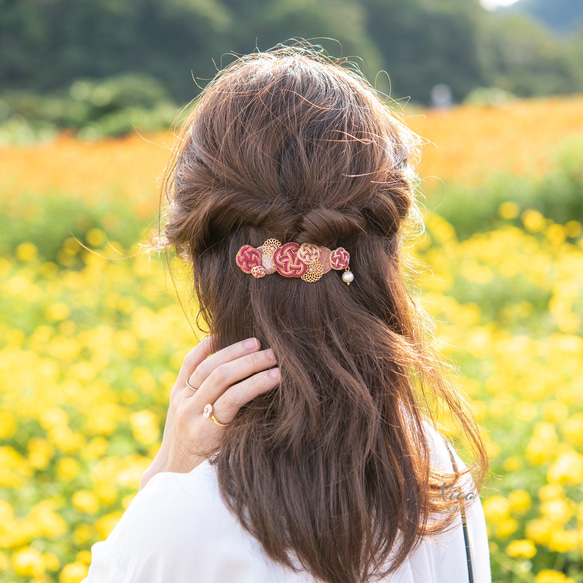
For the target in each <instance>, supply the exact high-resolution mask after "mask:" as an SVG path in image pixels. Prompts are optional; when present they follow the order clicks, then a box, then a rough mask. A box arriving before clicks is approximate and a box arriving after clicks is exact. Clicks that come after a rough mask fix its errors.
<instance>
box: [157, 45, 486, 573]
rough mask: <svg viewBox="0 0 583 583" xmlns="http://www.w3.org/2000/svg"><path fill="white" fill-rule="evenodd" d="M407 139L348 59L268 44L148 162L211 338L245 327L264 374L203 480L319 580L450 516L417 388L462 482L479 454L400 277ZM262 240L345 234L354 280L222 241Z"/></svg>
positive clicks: (378, 563) (170, 237)
mask: <svg viewBox="0 0 583 583" xmlns="http://www.w3.org/2000/svg"><path fill="white" fill-rule="evenodd" d="M417 148H418V141H417V140H416V136H415V134H413V132H411V131H410V130H409V129H408V128H407V127H406V126H405V125H404V123H403V122H402V121H400V120H399V119H398V115H397V114H395V113H394V112H392V111H391V109H390V108H389V107H388V106H387V105H386V104H385V103H383V101H382V99H381V98H380V97H379V95H378V94H377V92H376V91H375V90H374V88H373V87H372V86H371V85H370V84H369V83H368V82H367V81H366V80H365V79H364V77H362V75H361V74H360V73H359V71H358V70H357V68H354V67H352V66H349V67H345V66H344V62H340V61H338V60H334V59H332V58H330V57H328V56H326V55H323V54H322V52H321V51H318V50H317V49H316V48H314V47H312V46H310V45H308V44H307V43H306V44H304V45H303V46H295V47H290V46H285V45H278V46H277V47H275V48H273V49H271V50H269V51H267V52H257V53H252V54H249V55H244V56H242V57H239V58H237V59H236V60H235V61H234V62H232V63H231V64H229V65H228V66H226V67H225V68H224V69H223V70H221V71H220V72H219V73H218V74H217V75H216V76H215V77H214V79H213V80H212V81H211V82H210V83H209V84H208V85H207V86H206V87H205V89H204V90H203V91H202V93H201V94H200V95H199V96H198V98H197V99H196V100H195V102H194V105H193V110H192V114H191V116H190V118H189V119H188V121H187V122H186V124H185V125H184V130H183V132H182V135H181V140H180V141H179V143H178V146H177V148H176V151H175V156H174V157H173V159H172V162H171V164H170V165H169V167H168V170H167V174H166V176H165V182H164V192H165V194H166V196H167V200H168V206H167V209H166V214H167V216H166V218H165V225H164V235H165V237H166V240H167V244H168V245H169V246H170V247H173V248H175V249H176V250H177V251H178V252H179V253H180V255H182V256H184V257H186V258H188V260H189V262H190V263H191V264H192V269H193V275H194V287H195V289H194V291H195V295H196V298H197V300H198V303H199V307H200V309H201V313H202V314H203V315H204V317H205V320H206V322H208V323H209V325H210V329H211V332H212V333H213V334H216V338H217V343H216V349H217V350H218V349H221V348H223V347H226V346H228V345H230V344H232V343H234V342H237V341H240V340H242V339H244V338H247V337H250V336H255V337H257V338H259V339H260V340H261V342H262V345H263V347H264V348H266V347H271V348H272V349H273V351H274V353H275V356H276V360H277V363H278V366H279V367H280V369H281V374H282V378H281V382H280V385H279V386H278V387H276V388H275V389H274V390H272V391H269V392H268V393H266V394H263V395H261V396H260V397H258V398H256V399H254V400H253V401H251V402H250V403H248V404H247V405H246V406H244V407H243V408H242V409H241V410H240V411H239V413H238V414H237V416H236V418H235V419H234V421H233V422H232V424H231V425H230V426H229V428H228V429H227V431H226V434H225V437H224V441H223V442H222V443H221V446H220V450H219V451H218V452H215V453H216V455H215V456H214V457H213V458H212V463H214V464H216V468H217V474H218V480H219V485H220V489H221V493H222V496H223V498H224V500H225V502H226V504H227V505H228V507H229V508H230V509H231V510H232V511H233V512H234V513H235V514H236V515H237V517H238V518H239V520H240V522H241V524H242V525H243V526H244V528H246V529H247V530H248V531H249V532H250V533H251V534H252V535H253V536H254V537H256V539H258V540H259V541H260V543H261V544H262V546H263V548H264V550H265V552H266V553H267V555H268V556H270V557H271V558H272V559H273V560H275V561H277V562H279V563H281V564H284V565H287V566H288V567H290V568H292V569H298V568H303V569H305V570H307V571H309V572H310V573H311V574H312V575H313V576H314V577H315V578H318V579H320V580H322V581H326V582H331V583H332V582H333V583H358V582H363V581H367V580H368V578H369V577H371V576H372V575H373V574H375V573H378V574H381V575H383V574H386V573H390V572H393V571H394V570H396V569H397V568H398V567H399V566H400V565H401V564H402V563H403V561H404V560H405V558H406V557H407V555H408V554H409V553H410V552H411V551H412V550H414V549H415V548H416V547H417V545H418V544H419V542H420V540H421V537H422V536H425V535H428V534H436V533H439V532H444V531H445V530H448V529H449V528H450V527H451V525H452V522H453V520H454V518H455V514H454V513H453V512H452V511H451V508H445V506H446V505H447V502H446V501H445V500H443V498H442V497H440V496H439V491H440V488H441V487H442V484H443V483H444V482H447V483H448V484H452V483H454V482H453V480H452V474H441V473H439V472H437V471H436V470H435V468H433V467H431V465H430V446H429V441H428V437H427V435H426V431H425V429H424V424H425V420H427V419H429V418H431V407H430V406H429V404H430V403H434V402H443V403H445V404H446V405H447V407H448V408H449V411H451V414H452V416H453V418H454V420H455V421H456V423H457V424H458V426H459V427H460V428H461V430H462V434H463V435H465V436H466V438H467V442H468V444H469V446H470V448H471V449H472V451H473V453H474V458H475V460H477V461H476V462H475V463H474V464H473V465H472V466H470V468H469V469H470V470H472V471H473V472H474V473H476V474H477V475H478V479H477V482H478V483H479V482H480V481H481V479H482V478H483V476H484V474H485V472H486V469H487V466H488V460H487V456H486V453H485V448H484V445H483V443H482V440H481V438H480V433H479V428H478V426H477V425H476V422H475V420H474V418H473V417H472V414H471V412H470V411H469V410H468V407H467V404H466V403H465V401H464V399H463V397H462V396H461V395H460V394H459V393H458V392H457V390H456V388H455V386H454V384H453V383H452V382H451V381H448V378H447V371H446V370H445V367H444V362H443V361H442V360H440V358H439V355H438V352H437V351H436V349H435V348H433V344H434V343H433V342H432V340H433V338H432V337H431V335H430V334H429V333H428V327H427V322H426V319H427V317H426V314H425V313H424V312H423V311H422V310H421V309H420V308H419V307H417V304H416V302H415V301H414V299H413V298H412V296H411V294H410V293H409V291H408V289H407V286H406V282H405V278H404V271H403V266H402V262H403V260H402V256H401V247H402V243H403V238H404V232H405V225H406V224H407V220H410V219H412V218H413V219H414V218H415V216H416V214H418V213H419V207H418V205H417V203H416V201H415V196H414V194H415V186H414V184H415V177H416V175H415V173H414V172H413V168H412V163H411V162H412V159H413V157H414V156H415V155H416V153H417ZM272 237H274V238H277V239H279V240H280V241H281V242H282V243H285V242H289V241H294V242H296V243H299V244H302V243H304V242H305V243H313V244H316V245H321V246H326V247H328V248H330V249H334V248H336V247H339V246H342V247H344V248H345V249H346V250H347V251H348V252H349V253H350V268H351V270H352V272H353V273H354V276H355V279H354V282H353V283H352V284H351V285H350V286H347V285H346V284H345V283H344V282H343V281H342V279H341V277H340V274H339V272H330V273H327V274H325V275H324V276H323V277H322V278H321V279H320V280H319V281H317V282H313V283H311V282H306V281H303V280H302V279H295V278H294V279H288V278H284V277H282V276H280V275H278V274H273V275H269V276H266V277H263V278H261V279H256V278H255V277H253V276H251V275H247V274H245V273H243V271H241V269H239V267H237V265H236V263H235V256H236V254H237V251H238V250H239V248H240V247H241V246H242V245H246V244H249V245H253V246H254V247H258V246H260V245H261V244H262V243H263V242H264V241H265V240H266V239H268V238H272ZM455 477H456V478H459V474H456V475H455ZM389 559H390V560H389Z"/></svg>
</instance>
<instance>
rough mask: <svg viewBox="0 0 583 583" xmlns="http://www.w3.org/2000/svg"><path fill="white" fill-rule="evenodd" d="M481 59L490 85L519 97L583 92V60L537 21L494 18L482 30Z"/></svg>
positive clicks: (512, 17) (523, 18)
mask: <svg viewBox="0 0 583 583" xmlns="http://www.w3.org/2000/svg"><path fill="white" fill-rule="evenodd" d="M481 34H482V40H481V44H480V47H481V48H480V55H481V60H482V64H483V70H484V75H485V78H486V80H487V84H488V85H491V86H495V87H499V88H500V89H503V90H506V91H509V92H511V93H514V94H516V95H518V96H520V97H531V96H543V95H554V94H570V93H576V92H578V91H581V90H582V88H583V59H582V58H581V53H580V52H579V53H577V52H576V51H575V50H574V45H573V46H572V45H571V44H570V43H560V42H557V40H556V39H555V38H554V37H553V36H552V35H551V33H550V32H549V31H548V30H547V29H545V28H544V27H543V26H542V25H541V24H539V23H538V22H536V21H535V20H533V19H531V18H528V17H526V16H524V15H521V14H510V15H508V16H504V17H493V18H492V19H490V20H488V21H485V22H484V23H483V28H482V33H481Z"/></svg>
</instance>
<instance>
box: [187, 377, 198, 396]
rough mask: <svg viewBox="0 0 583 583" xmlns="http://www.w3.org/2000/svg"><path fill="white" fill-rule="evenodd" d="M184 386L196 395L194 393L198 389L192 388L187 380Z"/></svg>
mask: <svg viewBox="0 0 583 583" xmlns="http://www.w3.org/2000/svg"><path fill="white" fill-rule="evenodd" d="M186 386H187V387H188V388H189V389H190V390H191V391H193V392H194V393H196V391H198V389H197V388H196V387H193V386H192V385H191V384H190V382H189V380H188V379H186Z"/></svg>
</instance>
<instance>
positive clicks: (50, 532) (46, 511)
mask: <svg viewBox="0 0 583 583" xmlns="http://www.w3.org/2000/svg"><path fill="white" fill-rule="evenodd" d="M55 507H56V503H55V502H54V501H53V500H43V501H42V502H39V503H38V504H37V505H36V506H34V507H33V508H32V510H31V511H30V513H29V515H28V516H27V518H26V520H27V521H28V522H30V523H31V524H32V525H34V529H35V531H36V533H37V536H39V537H41V536H46V537H49V538H55V537H58V536H60V535H62V534H65V533H66V532H67V523H66V522H65V520H64V518H63V517H62V516H61V515H60V514H58V513H57V512H55Z"/></svg>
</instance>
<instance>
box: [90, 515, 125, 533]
mask: <svg viewBox="0 0 583 583" xmlns="http://www.w3.org/2000/svg"><path fill="white" fill-rule="evenodd" d="M122 514H123V511H122V510H118V511H117V512H111V513H110V514H105V515H103V516H100V517H99V518H98V519H97V520H96V521H95V530H96V531H97V533H98V535H99V537H100V538H101V539H106V538H107V537H108V536H109V533H110V532H111V531H112V530H113V529H114V527H115V525H116V524H117V523H118V522H119V519H120V518H121V517H122Z"/></svg>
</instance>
